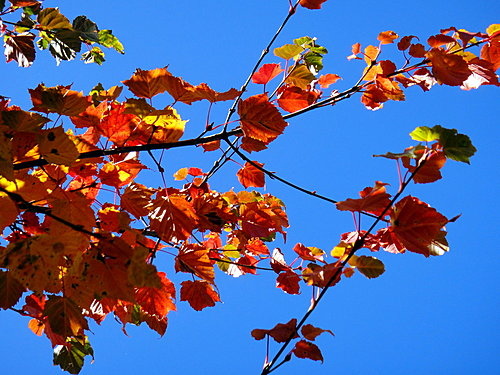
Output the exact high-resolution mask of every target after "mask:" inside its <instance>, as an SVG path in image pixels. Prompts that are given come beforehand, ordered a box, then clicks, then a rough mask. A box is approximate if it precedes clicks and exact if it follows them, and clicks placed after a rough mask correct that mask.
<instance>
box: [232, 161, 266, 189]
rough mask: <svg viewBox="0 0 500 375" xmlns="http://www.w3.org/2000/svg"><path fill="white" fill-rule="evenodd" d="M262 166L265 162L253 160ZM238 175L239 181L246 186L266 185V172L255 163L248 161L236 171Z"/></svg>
mask: <svg viewBox="0 0 500 375" xmlns="http://www.w3.org/2000/svg"><path fill="white" fill-rule="evenodd" d="M253 163H255V164H257V165H258V166H260V167H263V166H264V164H261V163H259V162H256V161H253ZM236 176H238V181H239V182H240V183H241V184H242V185H243V186H244V187H245V188H249V187H252V186H253V187H264V186H265V179H264V178H265V174H264V172H263V171H262V169H259V168H257V167H256V166H255V165H254V164H252V163H249V162H246V163H245V165H244V166H243V167H242V168H241V169H240V170H239V171H238V172H237V173H236Z"/></svg>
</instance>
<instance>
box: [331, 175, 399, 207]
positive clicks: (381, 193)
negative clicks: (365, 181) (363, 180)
mask: <svg viewBox="0 0 500 375" xmlns="http://www.w3.org/2000/svg"><path fill="white" fill-rule="evenodd" d="M386 185H387V184H385V183H383V182H380V181H376V182H375V186H374V187H373V188H371V187H367V188H365V189H363V190H362V191H360V192H359V195H360V196H361V198H360V199H350V198H349V199H346V200H345V201H342V202H338V203H337V209H338V210H341V211H352V212H363V211H364V212H370V213H372V214H374V215H380V214H381V213H382V211H383V210H384V209H385V208H386V207H388V206H389V205H390V203H391V200H390V197H391V196H390V194H387V193H386V191H385V186H386Z"/></svg>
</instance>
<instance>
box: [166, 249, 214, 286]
mask: <svg viewBox="0 0 500 375" xmlns="http://www.w3.org/2000/svg"><path fill="white" fill-rule="evenodd" d="M208 253H209V251H208V249H205V248H204V247H203V246H201V245H197V244H187V245H185V247H183V248H182V249H181V251H179V254H178V255H177V257H176V258H175V271H176V272H188V273H193V274H195V275H196V276H198V277H200V278H202V279H204V280H206V281H208V282H209V283H213V281H214V278H215V274H214V266H213V262H212V261H211V260H210V258H209V256H208Z"/></svg>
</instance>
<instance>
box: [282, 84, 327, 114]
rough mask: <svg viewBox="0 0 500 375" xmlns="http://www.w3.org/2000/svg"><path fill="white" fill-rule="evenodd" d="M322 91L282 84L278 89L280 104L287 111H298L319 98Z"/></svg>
mask: <svg viewBox="0 0 500 375" xmlns="http://www.w3.org/2000/svg"><path fill="white" fill-rule="evenodd" d="M320 95H321V93H320V92H319V91H317V90H313V91H311V90H302V89H301V88H300V87H297V86H282V87H280V89H279V90H278V105H279V106H280V107H281V108H282V109H284V110H285V111H287V112H296V111H299V110H301V109H304V108H306V107H309V106H310V105H311V104H313V103H314V102H316V100H318V98H319V96H320Z"/></svg>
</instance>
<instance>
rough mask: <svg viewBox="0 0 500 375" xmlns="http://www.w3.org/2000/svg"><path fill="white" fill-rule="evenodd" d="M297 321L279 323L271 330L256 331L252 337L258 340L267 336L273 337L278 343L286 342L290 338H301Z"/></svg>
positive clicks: (258, 329)
mask: <svg viewBox="0 0 500 375" xmlns="http://www.w3.org/2000/svg"><path fill="white" fill-rule="evenodd" d="M296 327H297V319H291V320H290V321H289V322H288V323H278V324H276V325H275V326H274V327H273V328H271V329H260V328H257V329H254V330H252V333H251V334H252V337H253V338H254V339H256V340H262V339H263V338H264V337H266V335H269V336H271V337H272V338H273V339H274V341H276V342H285V341H287V340H288V339H289V338H292V339H295V338H297V337H299V335H297V332H296Z"/></svg>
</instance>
